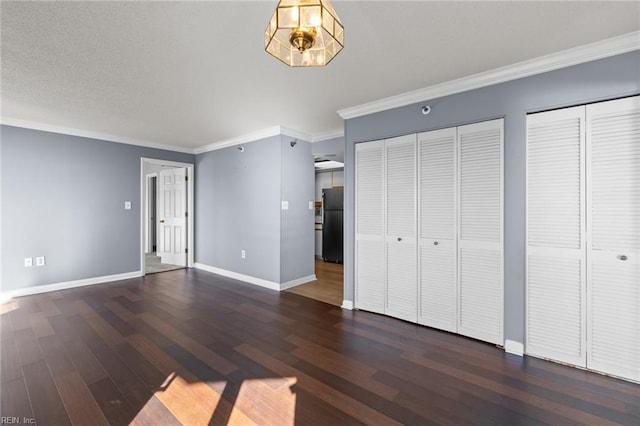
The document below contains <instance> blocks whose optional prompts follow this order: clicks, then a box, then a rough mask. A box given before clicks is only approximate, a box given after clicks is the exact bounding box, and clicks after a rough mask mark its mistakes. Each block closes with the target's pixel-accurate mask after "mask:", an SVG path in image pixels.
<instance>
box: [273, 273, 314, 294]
mask: <svg viewBox="0 0 640 426" xmlns="http://www.w3.org/2000/svg"><path fill="white" fill-rule="evenodd" d="M315 280H317V278H316V274H313V275H308V276H306V277H302V278H298V279H297V280H291V281H287V282H286V283H282V284H280V291H282V290H286V289H288V288H292V287H295V286H297V285H301V284H305V283H309V282H311V281H315Z"/></svg>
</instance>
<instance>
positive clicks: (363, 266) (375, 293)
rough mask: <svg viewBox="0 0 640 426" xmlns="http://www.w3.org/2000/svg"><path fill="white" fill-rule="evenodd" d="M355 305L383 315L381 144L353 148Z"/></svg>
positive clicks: (382, 154) (383, 226)
mask: <svg viewBox="0 0 640 426" xmlns="http://www.w3.org/2000/svg"><path fill="white" fill-rule="evenodd" d="M355 150H356V253H355V257H356V262H355V263H356V265H355V274H356V286H355V306H356V307H357V308H358V309H364V310H368V311H372V312H378V313H384V307H385V267H384V265H385V255H384V228H385V220H384V203H385V197H384V141H375V142H368V143H363V144H358V145H356V148H355Z"/></svg>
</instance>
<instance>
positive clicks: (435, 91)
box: [338, 31, 640, 120]
mask: <svg viewBox="0 0 640 426" xmlns="http://www.w3.org/2000/svg"><path fill="white" fill-rule="evenodd" d="M638 49H640V31H634V32H631V33H628V34H624V35H621V36H618V37H613V38H609V39H605V40H600V41H597V42H594V43H590V44H586V45H583V46H578V47H575V48H573V49H568V50H563V51H561V52H556V53H552V54H549V55H545V56H540V57H538V58H534V59H529V60H526V61H522V62H517V63H515V64H512V65H507V66H504V67H500V68H496V69H493V70H490V71H486V72H481V73H478V74H473V75H470V76H467V77H462V78H459V79H456V80H451V81H448V82H445V83H440V84H435V85H433V86H429V87H425V88H423V89H418V90H414V91H411V92H406V93H402V94H400V95H395V96H390V97H388V98H383V99H380V100H377V101H373V102H368V103H365V104H362V105H357V106H353V107H350V108H344V109H341V110H338V114H339V115H340V116H341V117H342V118H343V119H345V120H347V119H350V118H355V117H361V116H363V115H368V114H373V113H376V112H380V111H386V110H389V109H393V108H398V107H402V106H406V105H411V104H415V103H418V102H425V101H428V100H431V99H435V98H440V97H443V96H448V95H453V94H455V93H461V92H466V91H468V90H473V89H478V88H481V87H486V86H491V85H494V84H499V83H504V82H506V81H511V80H516V79H519V78H523V77H529V76H532V75H536V74H542V73H544V72H548V71H554V70H557V69H561V68H566V67H570V66H572V65H578V64H582V63H585V62H590V61H595V60H597V59H602V58H607V57H610V56H615V55H620V54H622V53H626V52H631V51H634V50H638Z"/></svg>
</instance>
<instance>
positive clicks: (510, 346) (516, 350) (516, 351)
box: [504, 339, 524, 356]
mask: <svg viewBox="0 0 640 426" xmlns="http://www.w3.org/2000/svg"><path fill="white" fill-rule="evenodd" d="M504 351H505V352H506V353H508V354H513V355H518V356H523V355H524V344H522V343H520V342H516V341H515V340H509V339H506V340H505V341H504Z"/></svg>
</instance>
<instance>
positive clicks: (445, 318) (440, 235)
mask: <svg viewBox="0 0 640 426" xmlns="http://www.w3.org/2000/svg"><path fill="white" fill-rule="evenodd" d="M456 139H457V129H456V128H455V127H454V128H449V129H442V130H434V131H431V132H425V133H420V134H418V233H419V240H418V241H419V243H418V277H419V279H418V293H419V296H418V304H419V307H418V322H419V323H420V324H424V325H427V326H430V327H435V328H439V329H442V330H447V331H451V332H457V331H458V326H457V317H458V309H457V308H458V306H457V305H458V304H457V300H458V289H457V287H458V282H457V261H456V257H457V254H456V251H457V250H456V247H457V239H456V235H457V232H456V228H457V192H456V158H457V152H456Z"/></svg>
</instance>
